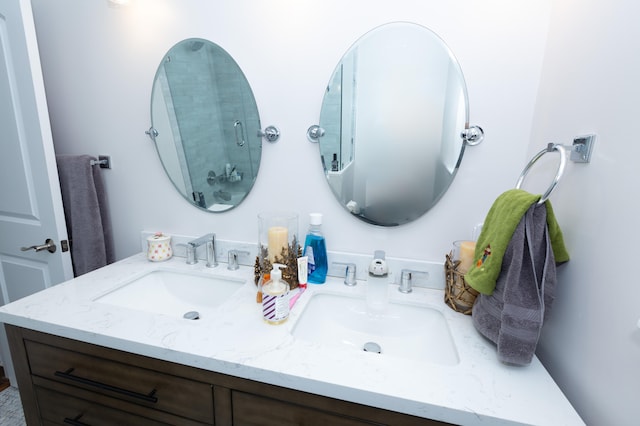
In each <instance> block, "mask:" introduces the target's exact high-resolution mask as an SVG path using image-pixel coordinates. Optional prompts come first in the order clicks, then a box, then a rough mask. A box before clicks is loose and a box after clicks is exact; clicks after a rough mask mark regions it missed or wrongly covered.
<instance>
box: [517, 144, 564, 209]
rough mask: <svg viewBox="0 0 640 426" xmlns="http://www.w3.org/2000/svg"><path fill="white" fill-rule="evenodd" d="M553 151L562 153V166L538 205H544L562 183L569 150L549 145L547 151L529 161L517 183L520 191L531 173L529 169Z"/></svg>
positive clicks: (539, 153)
mask: <svg viewBox="0 0 640 426" xmlns="http://www.w3.org/2000/svg"><path fill="white" fill-rule="evenodd" d="M552 151H558V152H559V153H560V165H559V166H558V171H557V172H556V176H555V177H554V178H553V181H552V182H551V185H549V188H547V190H546V192H545V193H544V194H542V197H541V198H540V201H538V204H542V203H544V202H545V201H547V199H548V198H549V196H550V195H551V193H552V192H553V190H554V189H555V187H556V185H557V184H558V182H559V181H560V178H562V174H563V173H564V168H565V166H566V164H567V150H566V148H565V147H564V146H562V145H560V144H554V143H550V144H548V145H547V147H546V148H545V149H543V150H542V151H540V152H538V153H537V154H536V155H535V156H534V157H533V158H532V159H531V161H529V164H527V165H526V166H525V168H524V170H523V171H522V173H521V174H520V177H519V178H518V182H517V183H516V189H520V187H521V186H522V182H523V181H524V177H525V176H526V175H527V173H528V172H529V169H531V166H533V165H534V164H535V162H536V161H538V160H539V159H540V157H542V156H543V155H544V154H546V153H547V152H552Z"/></svg>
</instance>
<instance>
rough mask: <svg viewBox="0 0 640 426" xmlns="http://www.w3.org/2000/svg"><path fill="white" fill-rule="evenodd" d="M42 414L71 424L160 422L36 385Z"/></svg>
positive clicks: (106, 425)
mask: <svg viewBox="0 0 640 426" xmlns="http://www.w3.org/2000/svg"><path fill="white" fill-rule="evenodd" d="M36 395H37V396H38V405H39V407H40V416H41V418H42V420H43V421H44V422H45V424H47V423H48V424H62V423H65V424H72V425H78V426H80V425H91V426H101V425H104V426H112V425H116V424H121V425H140V426H147V425H148V426H156V425H167V424H168V423H162V422H158V421H155V420H152V419H149V418H145V417H142V416H137V415H135V414H131V413H127V412H126V411H121V410H117V409H115V408H111V407H106V406H104V405H100V404H96V403H94V402H91V401H87V400H84V399H80V398H75V397H72V396H70V395H65V394H63V393H60V392H56V391H52V390H49V389H46V388H40V387H36Z"/></svg>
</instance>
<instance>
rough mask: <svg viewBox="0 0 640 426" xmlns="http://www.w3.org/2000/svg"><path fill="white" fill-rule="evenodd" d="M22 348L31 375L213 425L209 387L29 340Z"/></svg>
mask: <svg viewBox="0 0 640 426" xmlns="http://www.w3.org/2000/svg"><path fill="white" fill-rule="evenodd" d="M76 346H78V345H76ZM25 347H26V349H27V353H28V360H29V367H30V369H31V374H32V375H34V376H39V377H42V378H45V379H50V380H54V381H57V382H60V383H64V384H67V385H71V386H75V387H78V388H83V389H87V390H90V391H92V392H96V393H100V394H103V395H106V396H109V397H112V398H117V399H121V400H124V401H127V402H130V403H135V404H137V405H141V406H145V407H149V408H152V409H155V410H160V411H164V412H167V413H171V414H175V415H178V416H181V417H187V418H191V419H194V420H197V421H199V422H202V423H207V424H213V414H214V413H213V393H212V387H211V385H210V384H207V383H202V382H198V381H195V380H190V379H185V378H182V377H177V376H174V375H171V374H166V373H163V372H160V371H157V370H151V369H147V368H143V367H140V366H134V365H130V364H126V363H124V362H119V361H118V360H115V359H107V358H102V357H99V356H96V355H95V354H92V355H88V354H84V353H82V352H78V351H77V350H68V349H63V348H60V347H57V346H52V345H48V344H44V343H40V342H36V341H32V340H25ZM94 348H95V346H94ZM74 349H76V348H74ZM94 352H95V351H94Z"/></svg>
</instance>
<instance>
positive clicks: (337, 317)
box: [293, 293, 459, 365]
mask: <svg viewBox="0 0 640 426" xmlns="http://www.w3.org/2000/svg"><path fill="white" fill-rule="evenodd" d="M293 336H294V337H296V338H297V339H300V340H306V341H310V342H313V343H320V344H326V345H334V346H341V347H347V348H352V349H353V350H359V351H362V350H366V351H368V352H374V353H376V355H377V351H378V350H379V351H380V352H379V353H380V355H379V356H390V357H397V358H402V359H412V360H416V361H420V362H432V363H438V364H444V365H455V364H458V362H459V358H458V352H457V350H456V347H455V344H454V342H453V338H452V337H451V333H450V331H449V326H448V325H447V321H446V319H445V317H444V315H443V314H442V312H440V311H439V310H437V309H433V308H429V307H426V306H417V305H409V304H400V303H393V302H390V303H389V304H388V307H387V309H386V311H385V312H384V313H381V314H375V315H372V314H369V313H368V312H367V307H366V301H365V300H364V299H361V298H357V297H351V296H346V295H337V294H327V293H319V294H314V295H313V296H312V297H311V299H310V300H309V302H308V304H307V306H306V307H305V309H304V311H303V312H302V314H301V315H300V318H299V320H298V321H297V323H296V324H295V326H294V329H293Z"/></svg>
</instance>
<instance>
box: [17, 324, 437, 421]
mask: <svg viewBox="0 0 640 426" xmlns="http://www.w3.org/2000/svg"><path fill="white" fill-rule="evenodd" d="M5 328H6V330H7V336H8V337H9V344H10V348H11V355H12V357H13V361H14V365H15V368H16V377H17V380H18V385H19V388H20V396H21V398H22V404H23V407H24V412H25V418H26V421H27V424H28V425H54V424H63V423H64V424H70V425H77V426H82V425H114V424H121V425H163V424H169V425H181V426H182V425H186V426H189V425H260V426H269V425H278V426H283V425H302V424H304V425H322V426H325V425H327V424H330V425H337V426H340V425H344V426H351V425H371V424H375V425H383V424H388V425H403V426H404V425H407V426H410V425H437V424H444V423H440V422H436V421H432V420H427V419H422V418H419V417H415V416H410V415H406V414H401V413H397V412H393V411H388V410H383V409H379V408H375V407H369V406H364V405H360V404H354V403H350V402H346V401H342V400H338V399H333V398H327V397H323V396H318V395H314V394H309V393H305V392H300V391H295V390H292V389H287V388H282V387H278V386H273V385H269V384H265V383H260V382H255V381H251V380H246V379H241V378H237V377H233V376H228V375H224V374H219V373H214V372H211V371H207V370H201V369H197V368H193V367H188V366H185V365H180V364H175V363H171V362H167V361H162V360H158V359H155V358H149V357H145V356H141V355H136V354H131V353H128V352H122V351H118V350H115V349H110V348H106V347H102V346H97V345H94V344H89V343H85V342H80V341H76V340H71V339H67V338H63V337H59V336H54V335H51V334H46V333H41V332H37V331H33V330H29V329H24V328H20V327H15V326H11V325H5Z"/></svg>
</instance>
